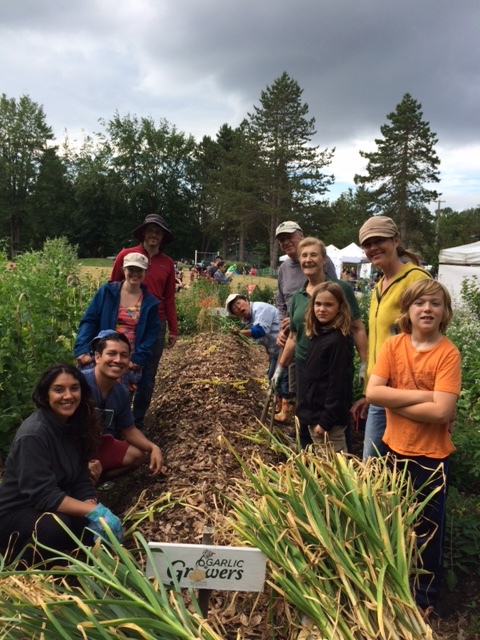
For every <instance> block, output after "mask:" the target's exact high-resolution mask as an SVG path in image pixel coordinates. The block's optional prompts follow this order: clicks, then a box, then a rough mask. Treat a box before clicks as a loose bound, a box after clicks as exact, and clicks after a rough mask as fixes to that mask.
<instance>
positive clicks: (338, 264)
mask: <svg viewBox="0 0 480 640" xmlns="http://www.w3.org/2000/svg"><path fill="white" fill-rule="evenodd" d="M341 254H342V252H341V251H340V249H337V247H336V246H335V245H334V244H329V245H328V247H327V256H328V257H329V258H330V260H331V261H332V262H333V266H334V267H335V273H336V274H337V278H340V277H341V275H342V255H341Z"/></svg>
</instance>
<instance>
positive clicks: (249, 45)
mask: <svg viewBox="0 0 480 640" xmlns="http://www.w3.org/2000/svg"><path fill="white" fill-rule="evenodd" d="M479 43H480V1H479V0H0V56H1V60H0V61H1V65H0V80H1V82H0V93H5V94H6V95H7V96H8V97H9V98H18V97H20V95H22V94H28V95H29V96H30V98H31V99H32V100H34V101H35V102H38V103H40V104H42V105H43V107H44V109H45V113H46V116H47V122H48V124H49V125H50V126H51V127H52V128H53V129H54V131H55V134H56V135H57V136H59V137H62V135H63V132H64V130H65V129H66V130H67V131H68V133H69V137H70V138H72V139H80V138H81V131H82V130H83V131H85V132H86V133H93V132H95V131H99V130H101V127H100V125H99V124H98V119H99V118H105V119H107V120H108V119H110V118H111V117H112V116H113V115H114V113H115V111H116V110H118V112H119V114H120V115H121V116H124V115H127V114H128V113H130V114H136V115H137V116H139V117H141V116H151V117H153V118H154V119H155V121H156V122H158V121H159V120H160V118H166V119H167V120H168V121H169V122H170V123H171V124H173V125H175V126H176V127H177V128H178V129H179V130H181V131H184V132H186V133H191V134H193V135H194V136H195V137H196V138H197V139H201V137H202V136H203V135H205V134H208V135H211V136H215V134H216V132H217V131H218V129H219V127H220V126H221V125H222V124H223V123H225V122H226V123H228V124H229V125H231V126H233V127H235V126H237V125H238V124H239V123H240V121H241V120H242V119H243V118H244V117H245V116H246V114H247V112H251V111H252V109H253V105H259V98H260V92H261V91H262V90H263V89H265V88H266V87H267V86H268V85H271V84H272V83H273V81H274V80H275V79H276V78H278V77H279V76H280V75H281V74H282V73H283V71H286V72H287V73H288V74H289V75H290V76H291V77H292V78H294V79H295V80H297V82H298V83H299V85H300V87H301V88H302V89H303V90H304V93H303V97H304V100H305V101H306V102H307V103H308V105H309V108H310V115H311V116H313V117H314V118H315V120H316V129H317V135H316V138H315V140H314V142H315V144H318V145H320V146H321V147H322V148H325V147H328V148H331V147H336V154H335V160H334V162H333V164H332V166H331V170H332V171H333V173H334V174H335V177H336V185H335V187H334V188H332V190H331V197H337V196H338V195H339V194H340V193H341V192H342V191H345V190H346V189H347V188H348V187H349V186H353V176H354V174H355V173H363V172H364V168H365V161H364V160H363V159H362V158H361V157H360V155H359V153H358V152H359V150H360V149H362V150H364V151H368V150H372V149H373V148H375V147H374V138H375V137H379V136H380V126H381V125H382V124H383V123H385V122H386V115H387V114H388V113H390V112H392V111H394V109H395V107H396V105H397V104H398V103H399V102H400V101H401V99H402V96H403V94H404V93H406V92H409V93H411V94H412V96H413V97H414V98H415V99H416V100H418V101H419V102H420V103H421V104H422V109H423V114H424V119H425V120H427V121H428V122H429V123H430V126H431V129H432V131H434V132H435V133H436V134H437V136H438V138H439V143H438V145H437V153H438V155H439V157H440V159H441V161H442V163H441V166H440V169H441V178H442V181H441V183H440V186H439V187H436V188H438V189H439V190H440V191H441V192H442V196H441V200H442V203H441V206H442V207H444V206H449V207H452V208H453V209H457V210H462V209H465V208H468V207H473V206H477V205H480V45H479ZM433 186H434V185H433ZM436 206H437V205H432V207H431V208H436Z"/></svg>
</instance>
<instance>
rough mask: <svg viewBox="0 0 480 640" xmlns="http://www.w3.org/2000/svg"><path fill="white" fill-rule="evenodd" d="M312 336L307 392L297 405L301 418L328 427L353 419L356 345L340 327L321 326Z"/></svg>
mask: <svg viewBox="0 0 480 640" xmlns="http://www.w3.org/2000/svg"><path fill="white" fill-rule="evenodd" d="M317 330H318V331H319V335H318V336H312V337H311V338H310V341H309V344H308V349H307V357H306V358H305V364H304V365H303V369H302V376H301V378H300V385H302V388H303V393H302V399H301V401H300V404H299V405H298V407H297V416H298V418H299V419H300V422H303V423H306V424H308V425H311V426H316V425H317V424H319V425H320V426H321V427H322V429H325V431H330V429H331V428H332V427H334V426H337V425H340V426H342V425H346V424H347V422H348V419H349V413H348V412H349V408H350V407H349V406H348V404H349V398H350V397H351V391H350V390H349V389H348V386H349V385H350V384H351V374H350V372H351V366H352V358H353V353H352V348H351V343H350V340H349V339H348V338H347V337H345V336H344V335H343V334H342V333H341V332H340V331H338V329H321V328H319V325H317Z"/></svg>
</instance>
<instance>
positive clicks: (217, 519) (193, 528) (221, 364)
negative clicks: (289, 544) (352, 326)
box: [101, 334, 480, 640]
mask: <svg viewBox="0 0 480 640" xmlns="http://www.w3.org/2000/svg"><path fill="white" fill-rule="evenodd" d="M266 370H267V357H266V354H265V351H264V350H263V349H262V348H260V347H258V346H254V345H253V344H251V345H249V344H246V343H245V342H242V341H239V340H238V338H234V337H233V336H230V335H225V334H200V335H198V336H196V337H194V338H190V339H184V340H179V341H178V342H177V344H176V345H175V347H174V348H173V349H170V350H166V351H165V352H164V354H163V356H162V360H161V366H160V369H159V375H158V379H157V386H156V390H155V395H154V399H153V401H152V405H151V408H150V411H149V415H148V417H147V426H146V434H147V436H148V437H149V438H150V439H152V440H153V441H155V442H157V443H158V444H159V445H160V447H161V449H162V452H163V455H164V463H165V464H164V468H163V470H162V472H161V474H159V475H158V476H156V477H152V476H151V475H150V473H149V470H148V466H147V465H144V466H143V467H142V468H141V469H140V470H138V471H137V472H135V473H134V474H131V475H129V476H128V477H125V478H122V479H119V480H118V481H117V483H116V485H115V487H113V488H112V489H110V490H109V491H107V492H105V493H104V494H103V495H102V497H101V499H102V502H103V503H105V504H106V505H107V506H109V507H110V508H111V509H112V510H114V511H115V512H116V513H118V514H121V513H122V514H125V513H127V512H128V511H129V510H132V511H135V512H137V515H138V512H142V511H145V509H146V508H147V505H149V504H151V503H153V502H155V501H158V500H159V499H160V500H161V499H162V497H163V498H165V496H169V497H170V501H172V502H174V506H169V507H168V508H165V510H163V511H162V512H161V513H160V514H159V515H157V516H156V517H155V518H154V519H153V522H150V521H149V520H148V519H145V520H144V521H143V522H142V523H141V524H140V525H139V527H138V530H139V531H140V532H141V533H142V535H143V536H144V537H145V538H146V539H147V540H150V541H162V542H181V543H200V542H201V539H202V534H203V531H204V528H205V526H213V527H215V537H214V541H215V544H229V543H230V542H231V540H232V538H231V535H232V534H231V532H229V531H228V529H227V528H226V527H225V521H224V516H225V514H226V512H227V511H228V508H227V507H226V506H225V500H224V497H223V496H225V495H227V496H228V495H229V493H230V492H231V491H232V489H233V485H234V479H235V478H237V477H241V468H240V465H239V464H238V462H237V460H236V459H235V457H234V456H233V454H232V453H231V452H230V451H229V450H228V449H227V447H226V446H225V444H224V442H223V441H222V439H223V438H226V439H227V440H228V441H229V442H230V443H231V444H232V445H233V446H234V448H235V450H236V451H237V452H238V453H239V454H240V455H241V457H242V458H243V459H244V460H248V459H250V458H251V457H252V456H255V455H261V456H262V458H263V459H264V460H266V461H270V462H272V463H275V462H277V459H276V457H275V454H274V453H273V452H272V450H271V449H269V448H268V446H267V444H266V439H265V438H264V437H262V436H261V435H259V433H260V423H259V421H258V417H259V416H260V414H261V411H262V407H263V404H264V401H265V398H266ZM361 441H362V434H361V433H355V432H354V434H353V448H354V452H359V451H361V444H362V442H361ZM169 494H170V495H169ZM175 501H176V502H175ZM167 502H168V501H167V500H165V503H167ZM271 598H272V594H271V592H270V591H269V589H268V588H266V590H265V592H264V593H263V594H260V595H258V594H238V593H233V592H230V593H220V592H214V593H213V595H212V597H211V599H210V617H211V618H212V619H213V620H214V621H215V622H216V624H217V625H218V628H219V632H220V633H221V634H222V636H223V637H225V639H226V640H228V639H230V638H232V640H233V638H236V639H238V640H241V639H253V638H261V639H265V640H266V639H267V638H269V639H271V638H272V637H275V638H276V639H277V640H283V639H285V640H286V639H287V638H290V637H294V636H292V635H291V631H290V633H289V632H288V631H287V628H288V626H289V624H288V611H286V610H285V609H284V608H283V605H282V604H281V603H280V602H278V601H277V603H276V605H275V607H276V609H275V620H276V623H275V624H276V625H278V626H276V628H275V630H273V629H272V626H271V625H272V624H273V623H272V622H271V619H269V618H268V617H267V616H266V615H265V613H266V609H267V607H269V608H271V606H272V604H271ZM440 604H441V610H442V614H441V615H437V614H433V615H432V618H431V623H432V626H433V628H434V630H435V632H436V634H437V637H438V638H439V639H441V640H454V639H455V640H471V639H475V638H480V622H479V618H478V616H477V613H476V611H477V610H478V607H479V605H480V581H479V579H478V577H477V578H475V577H473V576H471V577H468V578H467V579H463V580H460V581H459V583H458V585H457V587H456V590H455V591H453V592H448V593H445V595H444V597H443V598H442V602H441V603H440ZM477 625H478V626H477ZM476 627H477V628H476ZM290 629H291V625H290Z"/></svg>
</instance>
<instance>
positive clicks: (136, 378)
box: [73, 252, 160, 391]
mask: <svg viewBox="0 0 480 640" xmlns="http://www.w3.org/2000/svg"><path fill="white" fill-rule="evenodd" d="M147 269H148V258H147V257H146V256H145V255H143V253H138V252H132V253H127V254H126V255H125V257H124V259H123V272H124V279H123V280H122V281H121V282H107V284H104V285H103V286H102V287H100V289H99V290H98V291H97V293H96V294H95V296H94V297H93V299H92V301H91V302H90V304H89V306H88V308H87V310H86V311H85V313H84V315H83V318H82V319H81V320H80V325H79V327H78V334H77V339H76V340H75V346H74V350H73V351H74V354H75V357H76V358H77V364H78V365H79V367H80V368H81V369H84V368H93V366H94V354H93V352H92V351H91V349H90V343H91V342H92V340H93V339H94V338H95V336H97V335H98V334H99V333H100V331H103V330H107V329H110V330H115V331H119V332H120V333H123V334H125V336H126V337H127V338H128V340H129V342H130V347H131V353H132V357H131V360H130V364H129V368H128V371H127V373H126V374H125V376H124V380H123V382H125V384H126V386H127V387H128V388H129V390H131V391H133V390H135V389H137V388H142V386H143V385H145V384H146V383H147V381H146V377H147V376H146V372H145V367H146V365H147V363H148V361H149V359H150V354H151V352H152V349H153V348H154V346H155V343H156V341H157V337H158V331H159V328H160V321H159V319H158V300H157V299H156V298H155V297H154V296H152V295H151V294H150V293H148V291H147V288H146V287H145V285H144V284H143V282H144V280H145V275H146V273H147Z"/></svg>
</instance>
